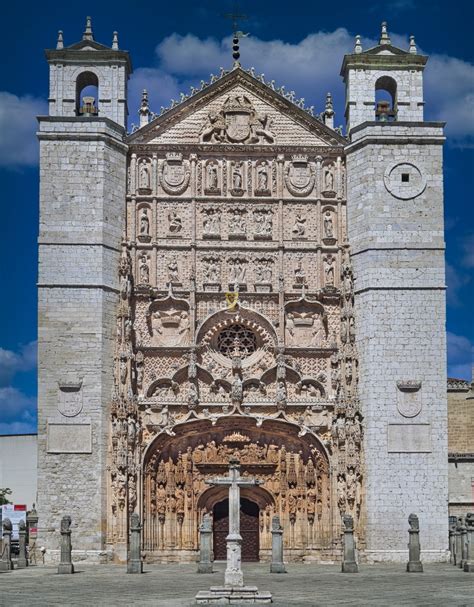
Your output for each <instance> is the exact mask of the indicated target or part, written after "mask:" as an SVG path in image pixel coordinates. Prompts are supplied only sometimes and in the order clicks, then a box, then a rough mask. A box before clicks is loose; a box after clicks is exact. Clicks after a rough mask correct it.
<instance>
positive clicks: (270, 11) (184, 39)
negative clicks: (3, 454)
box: [0, 0, 474, 434]
mask: <svg viewBox="0 0 474 607" xmlns="http://www.w3.org/2000/svg"><path fill="white" fill-rule="evenodd" d="M288 7H290V8H291V9H294V12H290V10H289V8H288ZM232 8H233V3H232V2H231V1H230V0H221V1H217V0H205V1H204V2H192V1H190V0H181V1H180V2H175V3H164V2H160V3H150V2H144V1H143V0H138V1H134V2H121V1H115V2H98V3H94V4H93V5H91V8H89V9H88V8H86V7H85V5H84V4H83V3H63V4H62V5H61V4H58V3H57V2H54V3H53V2H51V1H50V0H42V2H34V3H33V2H28V1H27V2H26V3H25V2H24V3H21V4H19V3H14V2H9V3H6V5H5V6H4V7H2V17H3V19H2V21H3V23H4V26H5V27H4V28H3V31H2V38H1V43H0V44H1V46H2V56H3V57H4V59H5V58H6V61H4V65H3V69H2V76H3V77H2V83H1V84H0V180H1V192H2V199H1V223H0V232H1V239H0V259H1V262H0V284H1V286H2V295H3V296H2V298H1V303H0V305H1V314H0V434H14V433H22V432H32V431H35V428H36V413H35V408H36V356H35V351H36V350H35V347H36V343H35V340H36V334H37V311H36V308H37V295H36V286H35V285H36V278H37V244H36V239H37V233H38V165H37V143H36V138H35V129H36V120H35V115H37V114H44V113H46V109H47V102H46V101H47V97H48V90H47V87H48V66H47V64H46V61H45V59H44V54H43V49H44V48H51V47H54V46H55V44H56V37H57V30H59V29H62V30H63V31H64V40H65V44H66V45H68V44H73V43H74V42H77V41H78V40H80V38H81V36H82V32H83V29H84V24H85V17H86V11H91V16H92V19H93V29H94V35H95V39H96V40H98V41H99V42H102V43H103V44H108V45H110V44H111V42H112V32H113V31H114V30H117V31H118V32H119V42H120V47H121V48H122V49H127V50H129V51H130V52H131V56H132V63H133V66H134V74H133V76H132V79H131V81H130V97H129V98H130V103H129V107H130V125H131V124H132V123H137V122H138V116H137V110H138V106H139V97H140V92H141V90H142V89H143V88H147V89H148V91H149V96H150V104H151V107H152V109H153V110H154V111H159V109H160V106H162V105H164V106H166V105H169V102H170V100H171V99H172V98H178V97H179V92H180V91H185V92H186V90H187V89H189V86H190V85H196V83H199V81H200V80H201V79H208V77H209V75H210V73H212V72H214V73H217V72H218V70H219V67H220V66H223V67H229V66H230V63H231V58H230V51H229V48H230V30H231V26H230V23H229V22H228V21H226V20H225V19H224V18H223V16H222V15H223V14H224V13H227V12H229V11H230V10H232ZM240 9H241V11H242V12H244V13H247V14H248V15H249V19H248V21H246V22H245V23H244V24H243V25H242V29H244V30H245V31H248V32H250V34H251V35H250V37H248V38H246V39H245V40H244V41H243V42H242V63H243V65H244V67H251V66H255V68H256V70H257V72H264V73H265V77H266V79H269V80H271V79H274V80H275V81H276V83H277V84H280V85H281V84H284V85H285V87H286V89H287V90H292V89H293V90H295V91H296V93H297V96H298V97H304V98H305V99H306V102H307V105H314V106H315V109H316V111H318V112H320V111H322V110H323V109H324V99H325V95H326V92H327V91H332V93H333V96H334V100H335V108H336V124H342V123H343V111H342V108H343V94H344V90H343V86H342V82H341V79H340V77H339V68H340V65H341V62H342V57H343V54H344V53H345V52H350V51H351V50H352V48H353V39H354V35H355V34H361V36H362V42H363V45H364V47H365V48H367V47H368V46H369V45H371V44H373V43H374V42H375V41H376V39H377V38H378V35H379V31H380V22H381V21H383V20H387V21H388V24H389V31H390V33H391V36H392V42H393V43H394V44H396V45H398V46H401V47H402V48H407V45H408V36H409V34H412V33H413V34H415V36H416V42H417V44H418V47H419V52H424V53H426V54H429V55H430V61H429V62H428V67H427V69H426V72H425V101H426V109H425V118H426V119H428V120H430V119H432V120H443V121H446V122H447V135H448V143H447V145H446V148H445V156H444V158H445V217H446V242H447V255H446V258H447V285H448V293H447V299H448V323H447V330H448V346H449V348H448V358H449V364H448V373H449V375H450V376H453V377H460V378H464V379H470V375H471V344H472V342H473V328H472V320H471V317H472V313H471V310H472V302H473V301H474V294H473V267H474V235H473V230H474V229H473V211H472V205H473V202H472V201H473V192H474V177H473V174H474V162H473V161H474V116H473V111H474V110H473V107H474V65H473V52H472V22H473V17H474V11H473V8H472V2H468V1H463V0H459V1H457V2H455V3H453V2H448V1H447V0H422V1H417V0H386V1H380V2H377V1H375V2H367V1H365V0H358V2H352V1H348V0H340V1H339V2H337V3H332V4H329V5H328V4H327V3H322V2H319V3H317V2H314V0H300V1H299V2H297V3H288V2H278V1H269V0H260V1H255V0H254V1H253V2H250V0H242V1H241V4H240Z"/></svg>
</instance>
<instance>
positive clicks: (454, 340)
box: [447, 331, 472, 380]
mask: <svg viewBox="0 0 474 607" xmlns="http://www.w3.org/2000/svg"><path fill="white" fill-rule="evenodd" d="M447 340H448V375H449V376H450V377H455V378H458V379H467V380H470V379H471V370H472V344H471V342H470V341H469V339H468V338H467V337H464V336H463V335H456V334H455V333H452V332H451V331H448V332H447Z"/></svg>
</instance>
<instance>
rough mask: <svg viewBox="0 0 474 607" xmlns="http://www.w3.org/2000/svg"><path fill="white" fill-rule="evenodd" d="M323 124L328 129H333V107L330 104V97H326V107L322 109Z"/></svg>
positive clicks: (329, 94)
mask: <svg viewBox="0 0 474 607" xmlns="http://www.w3.org/2000/svg"><path fill="white" fill-rule="evenodd" d="M324 124H325V125H326V126H328V127H329V128H331V129H333V128H334V107H333V104H332V95H331V93H328V94H327V95H326V107H325V109H324Z"/></svg>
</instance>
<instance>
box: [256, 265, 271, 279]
mask: <svg viewBox="0 0 474 607" xmlns="http://www.w3.org/2000/svg"><path fill="white" fill-rule="evenodd" d="M270 264H271V262H270V261H268V260H267V259H261V260H260V261H259V262H258V265H257V266H256V268H255V282H260V283H270V282H271V281H272V269H271V265H270Z"/></svg>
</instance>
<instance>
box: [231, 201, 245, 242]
mask: <svg viewBox="0 0 474 607" xmlns="http://www.w3.org/2000/svg"><path fill="white" fill-rule="evenodd" d="M229 214H230V219H229V238H247V225H246V223H245V215H246V214H247V211H246V210H245V209H242V208H241V207H238V208H233V209H230V210H229Z"/></svg>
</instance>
